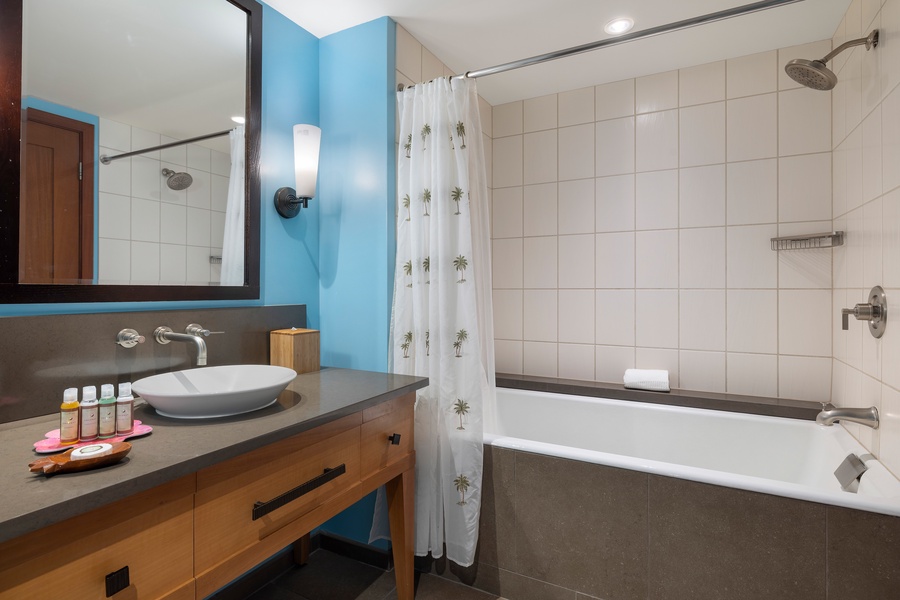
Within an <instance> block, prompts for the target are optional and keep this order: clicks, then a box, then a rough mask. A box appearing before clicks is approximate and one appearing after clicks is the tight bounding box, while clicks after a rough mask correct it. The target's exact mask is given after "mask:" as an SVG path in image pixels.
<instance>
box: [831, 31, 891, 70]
mask: <svg viewBox="0 0 900 600" xmlns="http://www.w3.org/2000/svg"><path fill="white" fill-rule="evenodd" d="M863 44H865V45H866V50H869V49H871V48H874V47H875V46H878V30H877V29H874V30H872V33H870V34H869V35H868V36H866V37H864V38H859V39H858V40H850V41H849V42H844V43H843V44H841V45H840V46H838V47H837V48H835V49H834V50H832V51H831V52H829V53H828V54H826V55H825V57H824V58H821V59H819V62H820V63H822V64H827V63H828V61H829V60H831V59H832V58H834V57H835V56H837V55H838V54H840V53H841V52H843V51H844V50H846V49H847V48H852V47H854V46H862V45H863Z"/></svg>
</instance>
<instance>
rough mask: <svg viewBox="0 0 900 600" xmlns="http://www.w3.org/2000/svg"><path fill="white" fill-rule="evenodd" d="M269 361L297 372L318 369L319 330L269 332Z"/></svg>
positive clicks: (292, 329) (278, 330)
mask: <svg viewBox="0 0 900 600" xmlns="http://www.w3.org/2000/svg"><path fill="white" fill-rule="evenodd" d="M269 363H270V364H273V365H276V366H279V367H288V368H290V369H293V370H295V371H297V373H309V372H311V371H318V370H319V368H320V365H319V332H318V331H316V330H315V329H297V328H291V329H276V330H275V331H270V332H269Z"/></svg>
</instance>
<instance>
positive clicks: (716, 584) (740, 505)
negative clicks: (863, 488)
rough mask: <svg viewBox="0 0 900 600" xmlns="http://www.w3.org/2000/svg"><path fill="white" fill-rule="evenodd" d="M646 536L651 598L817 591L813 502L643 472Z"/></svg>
mask: <svg viewBox="0 0 900 600" xmlns="http://www.w3.org/2000/svg"><path fill="white" fill-rule="evenodd" d="M649 540H650V554H649V579H650V582H649V587H650V589H649V598H650V599H651V600H697V599H706V598H710V599H718V598H722V599H728V600H760V599H761V598H772V599H775V598H778V599H781V598H784V599H790V600H822V599H823V598H824V597H825V577H824V573H825V507H824V506H822V505H820V504H813V503H811V502H803V501H801V500H793V499H791V498H782V497H779V496H771V495H768V494H760V493H756V492H747V491H744V490H737V489H733V488H727V487H720V486H716V485H708V484H704V483H696V482H692V481H686V480H682V479H674V478H671V477H660V476H656V475H651V476H650V537H649ZM601 597H603V596H602V595H601ZM871 600H874V597H872V599H871Z"/></svg>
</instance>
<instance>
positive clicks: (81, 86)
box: [19, 0, 247, 285]
mask: <svg viewBox="0 0 900 600" xmlns="http://www.w3.org/2000/svg"><path fill="white" fill-rule="evenodd" d="M246 36H247V17H246V13H245V12H244V11H242V10H240V9H239V8H237V7H235V6H233V5H232V4H231V3H229V2H226V1H223V0H191V2H187V3H186V2H180V1H179V0H155V1H154V2H146V1H143V0H79V2H70V1H67V0H25V2H24V5H23V43H22V46H23V48H22V52H23V56H22V61H23V74H22V96H23V98H22V107H23V115H24V117H23V118H24V120H23V134H22V137H23V146H22V204H21V210H20V228H19V229H20V241H19V249H20V251H19V256H20V260H19V281H20V282H21V283H64V284H73V283H80V284H89V283H99V284H140V285H147V284H165V285H220V284H221V285H243V284H244V265H243V260H244V229H245V228H244V223H243V219H244V205H245V198H244V188H245V185H244V177H245V172H244V148H245V142H244V134H243V126H242V125H240V124H239V123H238V122H239V121H242V120H243V119H244V118H245V117H246V106H245V98H246V95H247V92H246V90H247V82H246V73H247V63H246V61H247V55H246V53H247V50H246V48H247V42H246ZM211 134H220V135H215V136H211ZM196 138H206V139H199V140H198V139H196ZM182 142H184V143H182ZM160 146H164V147H163V148H160V149H156V148H158V147H160ZM147 149H150V150H149V151H146V152H144V150H147ZM123 155H125V156H123ZM101 156H103V157H105V160H103V161H101V160H100V157H101Z"/></svg>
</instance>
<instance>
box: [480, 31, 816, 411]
mask: <svg viewBox="0 0 900 600" xmlns="http://www.w3.org/2000/svg"><path fill="white" fill-rule="evenodd" d="M830 48H831V42H830V40H825V41H823V42H820V43H818V44H812V45H808V46H806V47H803V48H798V49H792V50H793V51H796V52H806V53H810V54H814V55H815V54H818V53H822V54H824V53H827V51H828V50H830ZM798 56H805V54H802V53H801V54H798ZM779 64H780V62H779V58H778V51H771V52H766V53H762V54H760V55H754V56H749V57H742V58H739V59H735V60H731V61H727V62H726V61H723V62H717V63H712V64H709V65H699V66H697V67H692V68H689V69H683V70H681V71H673V72H667V73H660V74H657V75H652V76H648V77H643V78H638V79H633V80H627V81H623V82H615V83H611V84H605V85H600V86H596V87H595V88H585V89H582V90H575V91H573V92H566V93H563V94H558V95H552V96H548V97H541V98H534V99H528V100H524V101H521V102H513V103H510V104H506V105H501V106H496V107H494V108H493V115H492V118H493V122H494V130H493V137H494V140H493V178H494V179H493V180H494V186H495V190H494V206H493V216H494V224H493V237H494V247H495V250H496V249H498V250H499V252H498V253H495V256H494V269H495V283H494V287H495V290H496V291H497V292H506V293H498V294H497V296H496V297H495V312H496V313H497V314H504V323H505V324H504V326H503V327H500V328H498V334H497V339H498V342H503V343H502V344H498V350H497V355H498V363H499V364H500V365H501V366H502V367H503V368H505V369H507V370H509V371H511V372H513V373H523V372H524V373H526V374H535V375H551V376H554V375H555V376H565V377H571V378H575V379H585V380H599V381H604V380H606V381H616V382H618V381H621V377H622V371H623V370H624V368H628V367H634V366H637V367H661V368H669V369H670V371H671V378H672V383H673V385H676V386H680V387H686V388H689V389H698V390H708V391H719V392H726V391H727V392H733V393H758V391H759V390H763V391H766V392H767V393H769V394H770V395H779V393H780V390H779V386H780V387H782V388H784V390H790V394H789V395H791V396H792V397H801V398H809V399H819V398H821V397H823V394H824V398H826V399H827V398H828V397H830V395H831V389H830V384H829V385H826V386H824V388H823V386H804V385H802V383H803V382H804V381H805V378H806V377H807V376H808V374H809V373H812V374H813V375H814V376H815V377H817V378H818V379H819V380H823V381H826V382H827V381H830V379H831V340H830V339H829V338H830V336H829V335H828V332H829V331H830V330H831V328H830V322H831V321H830V319H831V295H830V291H829V290H830V289H831V276H830V273H831V251H830V250H825V251H815V252H813V253H811V254H808V255H803V254H798V253H793V254H789V253H781V254H777V253H775V252H772V251H771V250H770V249H769V238H771V237H775V236H777V235H787V234H789V233H799V232H805V233H808V232H811V231H812V229H815V228H822V227H824V230H827V229H830V228H831V223H830V222H829V221H830V217H831V201H830V196H831V148H830V147H829V146H830V142H829V140H830V124H831V120H832V115H831V107H830V95H829V94H828V93H824V94H822V93H816V92H813V91H811V90H805V89H796V86H794V85H793V82H790V80H787V81H784V82H782V84H781V89H779V71H780V69H781V67H780V66H779ZM823 98H824V101H823V100H822V99H823ZM804 102H805V103H804ZM569 108H571V109H572V114H570V113H569V112H568V109H569ZM592 109H593V114H592V112H591V111H592ZM564 111H565V112H564ZM789 122H799V125H797V126H792V125H791V124H790V123H789ZM541 127H543V129H540V128H541ZM822 131H824V132H825V134H824V135H823V134H822V133H821V132H822ZM592 136H593V137H592ZM823 140H824V141H823ZM547 163H550V164H549V165H548V164H547ZM591 165H593V167H594V169H593V171H591V170H590V166H591ZM554 175H555V179H554V180H552V181H551V180H549V178H551V177H554ZM538 182H539V183H538ZM804 182H814V184H812V185H810V184H809V183H806V185H805V187H804ZM823 222H825V223H823ZM591 224H593V231H591V230H589V229H588V227H590V226H591ZM782 230H783V231H782ZM816 230H817V231H818V229H816ZM520 273H521V274H522V275H521V278H520V277H519V274H520ZM591 275H592V276H593V280H592V278H591ZM519 281H521V285H520V284H519ZM508 292H521V294H518V293H508ZM575 292H578V293H580V294H582V295H583V294H590V293H593V295H594V301H593V309H594V310H593V313H592V314H589V315H588V314H587V313H586V311H585V309H584V304H585V303H584V302H582V303H580V304H579V305H578V308H577V309H576V308H575V307H573V306H571V305H570V303H571V301H572V300H571V297H572V294H573V293H575ZM823 298H824V300H825V302H824V303H823V302H822V299H823ZM811 299H812V300H815V302H816V303H817V304H816V307H815V310H805V311H804V310H802V307H797V308H795V307H794V304H792V303H794V302H805V301H809V300H811ZM520 303H523V304H520ZM522 306H524V309H523V308H522ZM794 313H798V318H796V319H792V318H787V317H788V315H793V314H794ZM514 315H522V319H523V326H521V327H517V326H515V325H514V324H513V323H511V321H512V320H513V319H514V318H515V317H514ZM780 315H782V316H783V318H779V316H780ZM588 317H589V318H588ZM532 319H533V320H532ZM503 332H506V333H507V334H508V335H501V333H503ZM554 336H555V337H554ZM573 337H575V338H576V339H573ZM795 340H796V341H795ZM554 345H556V346H557V347H554ZM563 346H565V350H564V349H563ZM564 354H565V358H564ZM757 355H758V357H757ZM589 356H592V357H593V358H594V362H593V364H591V363H590V362H589V361H588V360H586V359H587V357H589ZM732 356H733V359H734V360H733V364H731V365H730V366H729V360H728V359H729V358H731V357H732ZM796 359H806V360H803V361H799V360H796ZM611 365H614V368H613V367H611ZM742 365H747V366H748V367H752V366H754V365H756V366H764V367H765V368H763V369H762V372H761V375H762V377H763V381H759V380H758V377H757V376H748V375H745V374H744V373H743V371H742ZM781 395H788V394H785V393H784V392H781Z"/></svg>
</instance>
